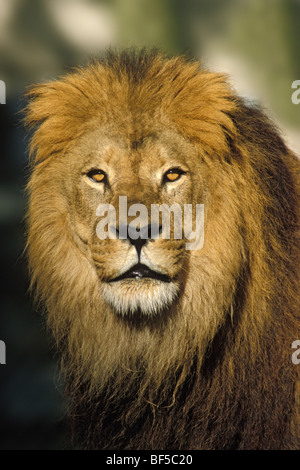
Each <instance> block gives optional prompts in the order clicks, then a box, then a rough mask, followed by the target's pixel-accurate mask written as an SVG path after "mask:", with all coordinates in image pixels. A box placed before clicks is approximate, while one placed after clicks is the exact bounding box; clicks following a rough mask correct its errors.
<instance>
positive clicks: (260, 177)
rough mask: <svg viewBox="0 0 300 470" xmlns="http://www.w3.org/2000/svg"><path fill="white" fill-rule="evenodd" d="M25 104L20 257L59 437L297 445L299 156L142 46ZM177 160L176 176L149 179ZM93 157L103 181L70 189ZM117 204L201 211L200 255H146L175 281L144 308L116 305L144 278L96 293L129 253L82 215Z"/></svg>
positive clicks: (250, 116)
mask: <svg viewBox="0 0 300 470" xmlns="http://www.w3.org/2000/svg"><path fill="white" fill-rule="evenodd" d="M29 98H30V103H29V105H28V108H27V110H26V119H27V123H28V124H29V125H30V126H37V127H36V129H35V133H34V135H33V139H32V142H31V147H30V148H31V154H32V156H34V162H33V169H32V176H31V179H30V182H29V185H28V191H29V196H30V199H29V210H28V256H29V263H30V269H31V276H32V285H33V286H35V287H36V289H37V293H38V296H39V298H40V299H41V300H42V302H44V303H45V305H46V307H47V311H48V317H47V318H48V324H49V326H50V328H51V330H52V333H53V335H54V337H55V339H56V343H57V347H58V349H59V351H60V354H61V357H62V368H63V371H64V373H65V377H66V383H67V387H66V394H67V397H68V400H69V406H70V419H71V423H72V429H73V431H74V436H75V437H74V439H75V442H79V443H80V445H82V446H83V447H84V448H89V449H105V448H110V449H275V448H277V449H282V448H296V447H297V446H298V445H299V434H298V431H297V429H299V428H298V424H297V421H296V414H297V407H298V405H297V403H296V399H295V394H296V385H297V381H298V370H299V369H297V366H296V365H295V364H293V363H292V360H291V355H292V350H291V344H292V342H293V341H294V340H295V339H298V336H299V317H298V305H297V287H298V286H297V268H298V245H297V239H296V230H297V216H298V215H297V214H298V209H297V204H298V202H297V191H296V179H297V177H296V174H297V171H298V162H297V160H296V158H295V157H294V156H293V155H292V153H291V152H290V151H289V150H288V149H287V148H286V146H285V144H284V142H283V141H282V139H281V138H280V136H279V134H278V132H277V130H276V129H275V128H274V127H273V125H272V124H271V123H270V122H269V121H268V119H267V118H266V116H265V115H264V114H263V113H262V112H261V111H260V110H258V109H256V108H255V107H249V106H247V105H246V104H245V103H244V102H243V101H242V100H241V99H239V98H238V97H236V95H235V93H234V91H233V90H231V88H230V87H229V85H228V83H227V81H226V77H224V76H223V75H220V74H215V73H210V72H208V71H205V70H201V68H199V64H198V63H197V62H189V61H187V60H185V59H184V58H182V57H179V58H174V59H166V58H164V57H163V56H162V55H161V54H158V53H151V52H150V53H145V52H141V53H127V52H125V53H121V54H113V53H109V54H108V55H107V56H106V58H105V59H103V60H99V61H95V62H94V63H92V64H91V65H89V66H88V67H87V68H82V69H81V68H79V69H78V70H76V71H75V72H74V73H71V74H69V75H67V76H65V77H63V78H61V79H60V80H58V81H54V82H51V83H47V84H41V85H37V86H34V87H33V88H32V89H31V90H30V91H29ZM178 162H179V163H180V165H183V166H185V168H187V173H186V175H185V176H184V177H183V178H181V179H180V180H179V182H178V184H177V183H176V184H177V185H176V184H175V185H174V186H172V185H171V189H168V190H167V189H165V188H162V187H160V183H159V181H160V179H159V178H160V177H161V174H162V172H163V171H165V169H168V168H169V167H172V166H174V165H178ZM91 165H92V166H95V165H98V166H99V165H100V167H101V165H102V166H103V165H106V166H105V168H106V172H108V174H109V180H110V185H109V186H107V187H105V189H103V188H104V187H103V186H102V185H98V186H97V187H96V186H93V185H94V183H92V184H91V183H90V181H88V180H87V179H85V176H84V173H85V172H86V170H87V169H89V168H90V167H91ZM172 188H173V189H172ZM119 195H127V196H128V201H130V203H134V202H142V203H144V204H146V205H147V206H149V205H150V204H151V203H162V202H166V203H167V204H171V203H172V202H174V201H176V202H179V203H180V204H184V203H186V202H187V203H193V204H195V203H204V207H205V241H204V246H203V248H202V249H201V250H198V251H186V250H184V247H183V244H182V242H181V241H178V240H174V239H171V240H155V241H152V242H151V243H150V242H149V243H147V245H145V248H144V249H145V250H146V251H145V252H146V253H147V256H149V259H151V262H152V263H154V264H155V266H157V268H159V269H160V270H162V271H164V272H166V273H168V274H169V275H170V277H171V278H172V279H174V283H175V284H174V286H175V287H174V288H176V289H177V291H176V292H177V298H176V301H173V302H169V303H168V304H167V305H166V307H165V308H164V309H162V310H160V311H158V312H156V313H155V312H154V313H151V314H149V313H148V314H145V312H144V313H143V308H144V307H143V306H142V307H141V309H142V311H139V312H135V313H126V312H124V311H122V312H121V313H118V312H116V311H115V310H116V308H114V305H115V304H114V302H117V300H116V299H119V303H120V305H121V306H122V305H123V304H122V302H123V301H124V302H125V301H126V302H127V301H128V302H131V301H132V298H133V296H135V295H137V296H138V298H140V297H139V296H141V295H142V294H143V293H145V292H146V293H147V294H148V293H149V295H150V298H151V299H153V301H154V300H155V299H157V298H158V299H159V298H160V296H161V295H162V294H161V293H158V291H155V289H156V284H151V283H149V282H148V283H146V282H144V281H143V282H140V284H139V285H138V287H137V284H136V282H135V281H133V282H132V283H129V284H126V289H125V288H122V289H119V290H118V287H113V288H112V289H115V290H113V291H112V292H113V294H109V293H108V294H107V296H106V297H105V295H104V293H105V292H106V291H104V290H103V286H104V285H106V280H107V278H110V277H111V276H113V275H115V274H116V273H117V271H118V270H119V269H120V268H122V265H123V264H124V263H125V262H127V261H126V260H127V259H128V257H130V256H131V253H132V252H131V251H130V249H129V244H126V242H124V241H121V240H104V241H100V240H99V239H97V237H95V224H96V216H95V208H96V206H97V204H98V203H99V201H101V202H110V203H112V204H116V201H117V197H118V196H119ZM153 292H154V293H155V292H156V293H155V294H153ZM151 296H152V297H151ZM107 299H108V300H107ZM109 300H111V303H110V301H109ZM146 303H147V301H146V300H145V304H146ZM141 305H143V304H141ZM120 308H122V307H120ZM145 308H146V307H145Z"/></svg>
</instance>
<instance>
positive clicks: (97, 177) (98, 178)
mask: <svg viewBox="0 0 300 470" xmlns="http://www.w3.org/2000/svg"><path fill="white" fill-rule="evenodd" d="M87 176H88V177H89V178H90V179H91V180H92V181H94V182H95V183H104V181H105V179H106V174H105V173H104V171H102V170H91V171H89V172H88V173H87Z"/></svg>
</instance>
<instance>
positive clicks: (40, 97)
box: [23, 77, 91, 163]
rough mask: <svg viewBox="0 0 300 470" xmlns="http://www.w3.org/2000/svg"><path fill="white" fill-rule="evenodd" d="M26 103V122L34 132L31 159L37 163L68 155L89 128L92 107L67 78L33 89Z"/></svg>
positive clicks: (30, 146)
mask: <svg viewBox="0 0 300 470" xmlns="http://www.w3.org/2000/svg"><path fill="white" fill-rule="evenodd" d="M25 99H26V100H27V106H26V107H25V109H24V111H23V115H24V119H23V122H24V125H25V126H26V127H27V128H28V129H29V130H30V131H32V137H31V140H30V143H29V156H30V158H31V159H32V160H33V161H34V162H35V163H40V162H42V161H45V160H46V159H47V158H49V157H51V156H53V155H55V154H57V153H62V152H65V151H66V150H67V148H68V146H69V145H70V143H71V142H72V141H73V140H74V138H76V137H78V136H79V135H81V133H82V131H83V129H84V128H85V129H86V127H87V121H88V118H89V117H90V115H91V105H90V103H89V107H88V105H87V101H89V100H88V99H87V97H86V96H85V95H84V93H83V92H82V91H81V89H80V87H76V86H74V83H72V80H71V79H70V78H68V77H66V78H64V79H61V80H57V81H53V82H48V83H43V84H38V85H34V86H32V87H30V88H29V90H28V91H27V93H26V94H25Z"/></svg>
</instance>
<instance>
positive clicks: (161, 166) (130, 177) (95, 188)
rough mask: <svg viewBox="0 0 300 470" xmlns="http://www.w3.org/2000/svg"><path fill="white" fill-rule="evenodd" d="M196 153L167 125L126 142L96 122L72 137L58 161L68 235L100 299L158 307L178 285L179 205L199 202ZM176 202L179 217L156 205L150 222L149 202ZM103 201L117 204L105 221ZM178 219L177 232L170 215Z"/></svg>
mask: <svg viewBox="0 0 300 470" xmlns="http://www.w3.org/2000/svg"><path fill="white" fill-rule="evenodd" d="M196 156H197V153H196V149H195V147H194V146H193V145H192V144H191V143H190V142H188V141H187V140H186V139H184V138H183V137H182V136H180V135H179V134H178V133H176V132H174V131H171V130H169V131H168V130H164V131H162V132H160V133H155V134H152V135H151V134H150V135H147V136H145V137H144V138H142V139H140V140H139V142H134V143H132V142H131V141H130V140H129V139H128V138H126V135H124V136H122V134H120V133H118V134H117V133H114V132H112V131H108V130H105V129H102V130H95V131H92V132H91V133H89V134H87V135H85V136H84V137H83V138H82V139H81V140H80V141H78V142H76V145H75V146H73V147H72V148H71V149H70V151H69V153H68V155H67V156H66V157H64V160H63V161H62V162H61V164H62V165H63V166H65V167H67V168H69V169H70V170H69V171H68V173H67V175H66V174H65V173H64V172H62V173H61V174H64V182H63V184H64V186H65V196H66V198H67V200H68V201H70V202H72V203H71V204H70V211H71V217H70V224H71V231H72V234H73V237H74V238H75V240H76V239H77V241H78V243H79V244H80V245H81V246H84V247H85V250H86V254H87V255H88V257H89V259H90V262H91V263H92V264H93V266H94V268H95V269H96V272H97V275H98V277H99V281H100V285H101V293H102V296H103V299H104V300H105V301H106V302H107V303H108V304H110V305H111V306H112V307H113V309H114V310H116V311H117V312H118V313H122V314H127V313H135V312H139V313H141V314H154V313H157V312H159V311H161V310H162V309H165V308H167V307H169V306H170V305H171V304H172V303H173V302H174V300H175V299H176V298H177V297H178V296H179V295H180V291H181V290H182V289H183V287H184V284H185V281H186V273H187V271H188V263H189V253H190V251H189V250H187V249H186V246H187V245H186V242H187V239H186V235H188V234H187V233H186V231H184V228H185V226H184V220H183V215H184V212H183V209H184V205H187V204H188V205H190V207H193V206H195V202H196V201H197V203H201V202H203V193H204V183H203V181H201V174H200V172H199V163H197V158H196ZM120 197H123V200H122V198H121V199H120ZM125 198H127V199H125ZM122 201H123V202H124V201H125V203H126V206H121V204H122ZM74 202H75V203H74ZM120 202H121V204H120ZM174 203H175V204H176V205H177V209H178V207H180V208H182V218H181V219H180V220H175V221H174V212H172V211H170V213H169V214H170V218H169V221H170V223H169V224H167V223H166V221H167V219H163V217H162V212H159V218H158V219H157V221H158V223H155V221H154V220H153V212H151V209H152V207H153V205H159V206H160V207H172V205H173V204H174ZM108 204H109V205H110V207H111V208H113V209H115V218H114V220H113V223H112V224H111V225H110V226H108V225H105V222H104V220H105V219H104V216H107V212H106V211H105V210H104V209H105V207H106V206H105V205H108ZM134 204H140V205H142V206H143V207H142V209H144V211H146V213H144V214H141V210H138V209H139V207H138V206H134ZM163 204H164V205H165V206H162V205H163ZM102 207H103V208H104V209H103V210H102V212H101V208H102ZM173 207H174V206H173ZM145 214H146V215H147V216H146V218H145V217H144V216H145ZM151 214H152V217H151ZM100 215H101V216H103V217H100ZM124 216H125V217H126V219H124ZM120 217H121V218H120ZM122 217H123V218H122ZM137 217H138V219H137ZM101 221H102V222H101ZM181 222H182V230H181V233H182V235H181V236H180V234H179V235H178V234H177V233H176V223H177V225H178V224H180V223H181ZM194 222H195V221H194ZM104 225H105V226H104ZM130 227H131V229H132V228H134V227H136V235H135V234H134V233H133V234H131V236H130ZM101 228H103V229H104V230H103V235H102V233H100V229H101ZM177 228H178V226H177ZM122 230H123V235H124V236H123V238H122V237H121V236H120V235H122V233H121V232H122ZM140 230H141V232H140V236H138V235H139V231H140ZM179 237H180V238H179Z"/></svg>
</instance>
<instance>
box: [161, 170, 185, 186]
mask: <svg viewBox="0 0 300 470" xmlns="http://www.w3.org/2000/svg"><path fill="white" fill-rule="evenodd" d="M184 174H185V171H183V170H181V169H180V168H171V169H170V170H168V171H166V173H165V174H164V177H163V182H164V183H168V182H170V183H172V182H173V181H177V180H179V179H180V178H181V176H182V175H184Z"/></svg>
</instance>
